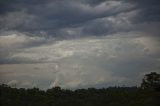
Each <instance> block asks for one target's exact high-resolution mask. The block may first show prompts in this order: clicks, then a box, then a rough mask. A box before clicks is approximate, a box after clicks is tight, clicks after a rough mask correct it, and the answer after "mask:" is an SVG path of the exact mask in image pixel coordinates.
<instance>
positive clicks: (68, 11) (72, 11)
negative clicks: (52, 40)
mask: <svg viewBox="0 0 160 106" xmlns="http://www.w3.org/2000/svg"><path fill="white" fill-rule="evenodd" d="M6 2H7V1H6ZM6 2H5V1H3V2H2V4H4V5H11V7H13V8H15V9H13V10H12V11H6V13H5V14H3V15H2V16H1V18H0V20H1V23H2V24H1V31H3V30H7V31H8V30H17V31H21V32H30V33H39V32H40V31H45V32H47V33H48V35H52V36H54V37H57V36H60V37H61V36H62V37H64V36H65V35H64V34H62V35H59V33H58V32H57V31H59V30H61V29H63V28H73V27H81V25H82V24H85V23H86V22H88V21H91V20H95V19H97V18H103V17H108V16H114V15H117V14H119V13H122V12H127V11H130V10H132V9H133V6H131V5H129V4H128V3H126V4H123V6H122V5H121V2H120V1H116V0H115V1H104V0H100V1H99V0H97V1H92V0H87V1H83V0H80V1H72V0H70V1H68V0H63V1H57V0H55V1H50V0H47V1H45V2H44V1H36V0H35V1H34V0H33V1H26V0H22V1H19V0H17V1H14V2H11V1H10V2H8V3H6ZM88 4H90V5H88ZM93 5H94V6H93ZM6 8H7V7H6ZM2 9H3V7H2ZM4 12H5V9H4ZM102 29H103V28H102ZM104 30H105V29H104ZM90 31H92V30H90ZM87 33H88V32H86V34H85V35H87ZM91 33H92V32H91ZM95 33H97V34H96V35H98V34H99V35H100V34H101V33H103V31H102V30H100V29H99V31H97V32H96V31H95Z"/></svg>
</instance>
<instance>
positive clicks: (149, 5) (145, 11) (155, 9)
mask: <svg viewBox="0 0 160 106" xmlns="http://www.w3.org/2000/svg"><path fill="white" fill-rule="evenodd" d="M125 1H126V2H131V3H133V4H135V5H136V9H139V10H140V12H139V14H138V15H137V17H136V18H135V19H134V22H137V23H139V22H140V23H142V22H154V21H158V22H159V21H160V1H159V0H125Z"/></svg>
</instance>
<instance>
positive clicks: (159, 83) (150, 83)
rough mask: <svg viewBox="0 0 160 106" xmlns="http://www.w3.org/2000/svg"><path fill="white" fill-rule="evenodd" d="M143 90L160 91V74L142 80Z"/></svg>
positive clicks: (147, 75)
mask: <svg viewBox="0 0 160 106" xmlns="http://www.w3.org/2000/svg"><path fill="white" fill-rule="evenodd" d="M141 88H142V89H153V90H159V91H160V74H157V73H156V72H151V73H150V74H146V75H145V77H144V78H143V80H142V84H141Z"/></svg>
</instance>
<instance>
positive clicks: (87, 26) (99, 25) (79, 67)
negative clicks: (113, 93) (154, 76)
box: [0, 0, 160, 89]
mask: <svg viewBox="0 0 160 106" xmlns="http://www.w3.org/2000/svg"><path fill="white" fill-rule="evenodd" d="M159 28H160V0H0V83H1V84H2V83H5V84H8V85H10V86H12V87H23V88H32V87H38V88H40V89H48V88H52V87H54V86H60V87H62V88H68V89H79V88H88V87H95V88H102V87H109V86H140V83H141V82H142V78H143V77H144V75H145V74H147V73H150V72H160V29H159Z"/></svg>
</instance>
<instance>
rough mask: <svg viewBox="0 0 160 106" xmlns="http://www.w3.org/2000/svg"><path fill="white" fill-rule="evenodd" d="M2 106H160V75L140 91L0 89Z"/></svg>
mask: <svg viewBox="0 0 160 106" xmlns="http://www.w3.org/2000/svg"><path fill="white" fill-rule="evenodd" d="M0 101H1V106H160V74H158V73H156V72H151V73H149V74H146V75H145V76H144V78H143V79H142V84H141V86H140V87H108V88H101V89H96V88H88V89H77V90H74V91H73V90H69V89H62V88H60V87H53V88H51V89H48V90H46V91H43V90H40V89H39V88H32V89H25V88H12V87H10V86H8V85H5V84H2V85H0Z"/></svg>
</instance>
